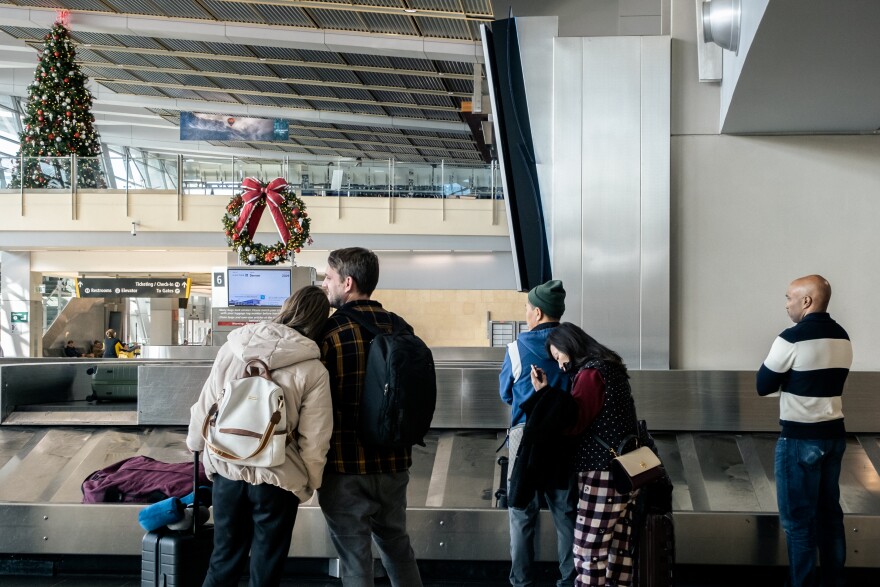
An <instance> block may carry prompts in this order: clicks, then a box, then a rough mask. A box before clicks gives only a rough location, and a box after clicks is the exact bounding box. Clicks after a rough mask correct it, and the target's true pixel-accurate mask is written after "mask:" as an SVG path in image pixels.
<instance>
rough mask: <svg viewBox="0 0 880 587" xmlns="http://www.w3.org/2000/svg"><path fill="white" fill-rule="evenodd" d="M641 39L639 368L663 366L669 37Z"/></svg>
mask: <svg viewBox="0 0 880 587" xmlns="http://www.w3.org/2000/svg"><path fill="white" fill-rule="evenodd" d="M640 43H641V74H640V79H641V174H640V178H641V184H640V188H641V219H640V224H641V269H640V272H639V273H640V276H641V283H640V288H639V300H640V304H639V315H640V322H641V329H640V332H639V338H640V349H639V359H640V361H639V365H638V366H639V368H641V369H668V368H669V311H670V291H669V287H670V276H669V254H670V250H669V249H670V227H669V216H670V199H669V192H670V182H669V165H670V147H669V132H670V79H671V71H670V68H671V61H672V57H671V42H670V38H669V37H642V38H641V39H640Z"/></svg>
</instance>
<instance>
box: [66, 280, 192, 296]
mask: <svg viewBox="0 0 880 587" xmlns="http://www.w3.org/2000/svg"><path fill="white" fill-rule="evenodd" d="M190 283H191V280H190V278H189V277H80V278H79V279H77V280H76V297H78V298H188V297H189V288H190Z"/></svg>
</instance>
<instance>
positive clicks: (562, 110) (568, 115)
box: [548, 38, 584, 324]
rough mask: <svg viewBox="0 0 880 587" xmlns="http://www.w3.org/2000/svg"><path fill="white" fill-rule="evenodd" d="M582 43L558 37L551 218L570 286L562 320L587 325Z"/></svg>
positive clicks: (557, 262)
mask: <svg viewBox="0 0 880 587" xmlns="http://www.w3.org/2000/svg"><path fill="white" fill-rule="evenodd" d="M583 76H584V66H583V40H582V39H578V38H557V39H556V40H555V44H554V56H553V79H554V80H555V86H554V92H553V116H554V118H553V129H554V132H553V137H554V145H553V146H554V171H553V191H552V192H551V193H550V194H548V195H551V196H552V198H553V215H552V216H551V219H550V222H551V230H550V236H551V245H550V246H551V254H552V259H553V276H554V277H556V278H558V279H562V280H563V282H565V290H566V295H565V298H566V299H565V301H566V304H565V305H566V309H565V316H563V318H564V319H565V320H567V321H569V322H574V323H575V324H584V318H583V308H584V296H583V292H582V288H581V283H582V282H583V270H584V269H583V268H584V262H583V255H584V251H583V249H582V248H581V239H582V238H583V226H582V223H581V217H582V214H583V212H582V207H583V199H582V190H583V186H582V180H583V177H582V175H581V172H580V170H581V166H582V165H583V133H584V126H583V117H584V106H583V100H584V96H583V83H584V82H583Z"/></svg>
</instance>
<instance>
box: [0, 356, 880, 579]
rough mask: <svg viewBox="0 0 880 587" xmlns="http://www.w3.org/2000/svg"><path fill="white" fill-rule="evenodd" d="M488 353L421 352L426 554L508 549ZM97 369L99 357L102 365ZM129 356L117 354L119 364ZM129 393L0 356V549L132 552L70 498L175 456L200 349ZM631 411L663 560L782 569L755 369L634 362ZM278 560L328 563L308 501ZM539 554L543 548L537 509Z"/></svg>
mask: <svg viewBox="0 0 880 587" xmlns="http://www.w3.org/2000/svg"><path fill="white" fill-rule="evenodd" d="M502 352H503V351H502V350H499V349H490V348H486V349H435V357H436V360H437V368H438V370H437V373H438V394H439V397H438V404H437V411H436V414H435V419H434V424H433V426H434V427H433V430H432V432H431V433H430V435H429V437H428V438H427V439H426V440H427V446H426V447H414V451H413V468H412V469H411V482H410V486H409V493H408V497H407V499H408V507H409V513H408V524H409V527H410V532H411V536H412V540H413V547H414V548H415V549H416V554H417V556H418V557H419V558H421V559H425V560H431V559H433V560H469V561H503V560H507V559H509V553H508V523H507V512H506V510H504V509H503V508H500V507H498V505H499V504H498V500H497V498H496V491H497V489H498V488H499V487H500V486H501V485H502V477H501V476H502V471H501V467H500V466H499V465H498V464H497V459H498V457H499V456H504V455H506V448H503V449H501V450H500V451H499V452H496V451H497V449H498V447H499V446H500V445H502V443H503V441H504V438H505V426H506V424H507V422H508V418H509V410H508V408H507V406H505V405H504V404H503V403H501V401H500V400H499V399H498V395H497V377H498V371H499V369H500V362H501V359H502V358H503V354H502ZM101 364H106V363H105V362H102V363H101ZM128 364H131V363H128ZM137 364H138V398H137V401H135V402H120V403H95V402H88V401H86V400H85V398H86V396H87V395H89V393H90V391H91V390H90V379H89V377H88V376H87V375H86V368H87V367H88V366H89V365H88V364H87V362H85V361H82V360H78V361H75V362H69V361H61V360H11V359H4V360H2V362H0V553H5V554H12V555H34V556H43V555H67V554H70V555H72V554H80V555H139V554H140V548H141V537H142V535H143V532H142V530H141V529H140V527H139V526H138V524H137V513H138V511H139V510H140V509H141V508H142V507H144V506H142V505H130V504H89V505H84V504H81V503H80V501H81V499H82V493H81V490H80V486H81V483H82V481H83V480H84V479H85V478H86V477H87V476H88V475H89V474H90V473H91V472H93V471H95V470H97V469H100V468H103V467H105V466H107V465H110V464H112V463H115V462H117V461H119V460H122V459H125V458H128V457H131V456H136V455H146V456H150V457H152V458H155V459H158V460H162V461H167V462H184V461H188V460H189V453H188V451H187V450H186V447H185V442H184V441H185V436H186V423H187V420H188V416H189V406H190V405H191V404H192V403H193V401H194V400H195V398H196V397H197V395H198V393H199V390H200V389H201V385H202V383H203V382H204V380H205V378H206V377H207V374H208V371H209V369H210V362H209V361H205V360H195V361H175V360H156V361H144V360H139V361H138V363H137ZM631 375H632V384H633V390H634V394H635V396H636V404H637V406H638V410H639V417H641V418H644V419H646V420H647V421H648V423H649V426H650V427H651V430H652V432H653V433H654V436H655V439H656V441H657V444H658V446H659V450H660V454H661V457H662V459H663V462H664V464H665V466H666V468H667V470H668V471H669V474H670V477H671V478H672V481H673V483H674V485H675V490H674V492H673V510H674V519H675V525H676V547H677V560H678V562H679V563H684V564H713V565H783V564H786V555H785V541H784V537H783V535H782V532H781V529H780V527H779V521H778V516H777V509H776V494H775V485H774V478H773V451H774V446H775V442H776V436H777V434H776V433H777V431H778V421H777V420H778V406H777V401H776V400H774V399H770V398H759V397H757V395H756V394H755V392H754V373H753V372H739V371H633V372H632V373H631ZM878 384H880V373H868V372H854V373H852V374H851V375H850V378H849V381H848V383H847V389H846V392H845V395H844V412H845V413H846V415H847V420H846V423H847V430H848V431H849V433H850V436H849V437H848V445H847V452H846V455H845V457H844V462H843V471H842V474H841V504H842V506H843V510H844V512H845V514H846V528H847V548H848V554H847V564H848V566H853V567H880V556H878V555H880V433H878V432H880V418H878V415H880V414H878V412H880V402H878V400H877V399H876V395H875V392H874V390H875V389H876V388H877V387H878ZM290 556H291V557H302V558H326V559H333V558H335V552H334V550H333V547H332V544H331V543H330V540H329V536H328V534H327V530H326V527H325V524H324V521H323V518H322V516H321V512H320V509H319V508H318V506H317V504H316V502H315V500H314V499H313V500H312V501H310V502H308V503H306V504H303V506H302V507H301V509H300V513H299V515H298V517H297V523H296V527H295V529H294V539H293V544H292V547H291V551H290ZM537 557H538V559H539V560H544V561H550V560H553V559H554V557H555V533H554V531H553V525H552V521H551V520H550V517H549V514H548V513H547V512H543V513H542V517H541V520H540V523H539V539H538V545H537Z"/></svg>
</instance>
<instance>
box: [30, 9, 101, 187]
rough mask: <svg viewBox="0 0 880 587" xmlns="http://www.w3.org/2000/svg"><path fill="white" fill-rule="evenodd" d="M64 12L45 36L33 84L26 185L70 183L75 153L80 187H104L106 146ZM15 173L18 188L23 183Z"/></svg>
mask: <svg viewBox="0 0 880 587" xmlns="http://www.w3.org/2000/svg"><path fill="white" fill-rule="evenodd" d="M63 20H64V15H62V17H61V19H59V21H58V22H56V23H55V24H54V25H53V26H52V31H51V32H50V33H49V34H48V35H46V36H45V37H44V43H43V52H42V53H41V54H40V59H39V64H38V65H37V69H36V71H35V73H34V82H33V83H32V84H31V85H30V86H28V102H27V112H26V114H25V118H24V130H23V131H22V133H21V135H19V141H20V143H21V156H22V157H24V186H25V187H28V188H52V187H55V188H59V187H69V186H70V172H71V169H70V159H69V156H70V155H77V156H78V157H87V159H78V160H77V166H76V178H77V182H76V183H77V186H78V187H81V188H99V189H100V188H104V187H106V182H105V181H104V176H103V173H102V172H101V165H100V160H99V159H97V157H98V156H99V155H100V154H101V144H100V139H99V137H98V133H97V132H96V131H95V127H94V122H95V117H94V116H92V113H91V109H92V95H91V93H90V92H89V91H88V90H87V89H86V80H87V79H88V78H87V77H86V76H85V75H83V74H82V72H80V69H79V65H78V64H77V63H76V61H74V59H75V57H76V52H75V51H74V48H73V43H72V42H71V40H70V31H69V30H68V28H67V26H66V24H65V23H64V22H63ZM20 181H21V178H19V177H14V178H13V185H14V187H20V186H21V183H20Z"/></svg>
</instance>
